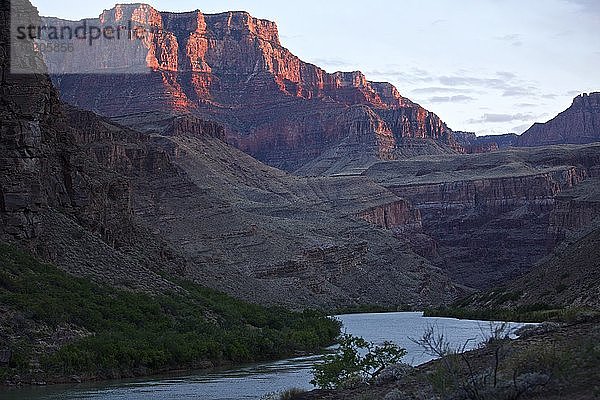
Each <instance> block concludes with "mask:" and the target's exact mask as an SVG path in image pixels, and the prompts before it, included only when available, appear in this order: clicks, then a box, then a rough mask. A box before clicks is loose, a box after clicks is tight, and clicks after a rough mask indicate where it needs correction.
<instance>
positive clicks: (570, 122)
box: [517, 92, 600, 147]
mask: <svg viewBox="0 0 600 400" xmlns="http://www.w3.org/2000/svg"><path fill="white" fill-rule="evenodd" d="M598 141H600V92H593V93H589V94H587V93H584V94H581V95H579V96H577V97H576V98H575V99H574V100H573V104H572V105H571V107H569V108H568V109H567V110H565V111H563V112H562V113H560V114H558V116H556V117H555V118H553V119H552V120H550V121H548V122H546V123H544V124H540V123H536V124H534V125H533V126H532V127H531V128H529V129H528V130H527V131H526V132H525V133H523V134H522V135H521V136H520V137H519V139H518V140H517V145H518V146H527V147H531V146H546V145H554V144H585V143H593V142H598Z"/></svg>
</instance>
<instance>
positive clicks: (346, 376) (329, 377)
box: [311, 335, 406, 389]
mask: <svg viewBox="0 0 600 400" xmlns="http://www.w3.org/2000/svg"><path fill="white" fill-rule="evenodd" d="M405 355H406V350H405V349H402V348H400V347H398V346H397V345H395V344H394V343H392V342H384V343H383V345H381V346H376V345H375V344H374V343H371V342H367V341H366V340H365V339H363V338H360V337H355V336H352V335H343V336H342V337H341V339H340V345H339V347H338V349H337V350H336V351H335V353H333V354H329V355H326V356H325V357H324V359H323V363H321V364H318V365H316V366H315V367H314V368H313V375H314V379H313V380H312V381H311V383H312V384H313V385H315V386H318V387H320V388H323V389H335V388H340V387H342V386H344V385H345V384H347V383H348V382H351V381H355V380H357V381H360V382H364V383H369V382H372V381H373V379H374V378H375V377H376V376H377V375H379V373H380V372H381V371H382V370H383V369H385V368H386V367H388V366H390V365H393V364H398V363H399V362H400V360H401V359H402V357H404V356H405Z"/></svg>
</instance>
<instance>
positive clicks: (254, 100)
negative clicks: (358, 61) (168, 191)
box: [45, 4, 461, 171]
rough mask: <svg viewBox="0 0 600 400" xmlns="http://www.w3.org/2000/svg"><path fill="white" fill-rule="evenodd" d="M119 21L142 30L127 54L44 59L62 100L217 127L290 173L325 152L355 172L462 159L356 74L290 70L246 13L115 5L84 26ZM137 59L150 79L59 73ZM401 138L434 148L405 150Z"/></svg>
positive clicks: (268, 33)
mask: <svg viewBox="0 0 600 400" xmlns="http://www.w3.org/2000/svg"><path fill="white" fill-rule="evenodd" d="M46 21H47V22H48V23H50V24H52V25H53V26H62V25H69V26H75V25H76V24H77V23H75V22H69V21H61V20H57V19H54V18H47V19H46ZM127 21H132V22H133V24H134V25H136V26H143V27H144V28H145V29H146V30H147V31H148V32H146V33H145V37H144V40H140V41H136V42H135V43H133V44H130V45H129V48H124V49H121V48H119V50H117V51H115V47H114V46H115V44H114V43H104V42H102V41H98V43H96V44H95V45H94V46H88V45H87V43H83V41H75V43H74V44H75V48H76V51H75V53H73V54H76V57H74V58H73V59H69V57H72V55H70V54H65V53H62V54H58V53H55V54H47V55H45V57H46V62H47V63H49V65H51V66H52V71H53V80H54V82H55V83H56V85H57V87H58V88H59V91H60V93H61V97H62V98H63V99H64V100H65V101H67V102H69V103H71V104H74V105H76V106H78V107H81V108H84V109H89V110H93V111H95V112H98V113H100V114H102V115H106V116H111V117H115V116H121V115H123V114H137V113H143V112H149V111H163V112H170V113H175V114H178V113H194V114H196V115H198V116H201V117H203V118H205V119H210V120H215V121H218V122H220V123H222V124H223V125H224V126H225V128H226V132H227V136H228V140H229V142H230V143H232V144H234V145H235V146H237V147H238V148H240V149H242V150H243V151H245V152H247V153H249V154H250V155H252V156H254V157H256V158H257V159H259V160H261V161H264V162H266V163H267V164H270V165H273V166H276V167H279V168H282V169H285V170H290V171H291V170H296V169H298V168H300V167H302V166H303V165H305V164H306V163H307V162H310V161H315V160H317V159H319V158H320V157H321V156H322V155H327V158H328V159H331V157H332V154H333V153H335V154H337V157H335V158H336V160H339V159H340V158H344V157H347V156H350V155H353V156H356V154H359V153H360V154H362V157H363V159H362V160H356V162H355V163H354V164H359V165H360V164H362V163H364V162H365V161H367V162H372V161H374V160H381V159H393V158H395V157H397V156H398V155H404V154H407V153H408V154H413V155H414V153H413V151H419V152H427V153H426V154H431V152H437V151H440V150H441V151H444V152H452V151H455V150H461V147H460V146H459V145H458V144H457V143H456V141H455V140H454V139H453V137H452V132H451V130H450V129H448V127H447V126H446V125H445V124H444V123H443V122H442V121H441V120H440V119H439V118H438V117H437V116H436V115H435V114H433V113H431V112H429V111H427V110H425V109H423V108H422V107H420V106H419V105H417V104H415V103H413V102H411V101H410V100H408V99H406V98H405V97H403V96H401V95H400V93H399V92H398V90H397V89H396V88H395V87H393V86H392V85H391V84H389V83H376V82H369V81H367V79H366V77H365V76H364V75H363V74H362V73H360V72H348V73H345V72H336V73H327V72H325V71H324V70H322V69H321V68H319V67H317V66H315V65H312V64H308V63H305V62H303V61H301V60H300V59H299V58H298V57H296V56H294V55H293V54H292V53H291V52H290V51H289V50H287V49H286V48H284V47H283V46H282V45H281V43H280V40H279V35H278V31H277V27H276V25H275V23H273V22H270V21H265V20H260V19H256V18H253V17H252V16H250V15H249V14H247V13H245V12H227V13H221V14H214V15H211V14H203V13H201V12H200V11H193V12H187V13H170V12H159V11H156V10H155V9H153V8H152V7H150V6H147V5H140V4H137V5H135V4H128V5H117V6H115V8H113V9H110V10H106V11H104V12H103V14H102V15H101V16H100V18H99V19H90V20H88V22H89V24H90V25H95V26H116V25H123V26H126V25H127ZM140 54H142V55H144V57H141V59H142V60H143V62H145V63H146V64H147V66H148V67H149V68H150V69H151V70H150V71H148V73H147V74H136V75H128V74H120V75H119V74H100V75H96V74H75V75H73V74H69V73H70V72H73V71H79V72H82V71H83V72H85V71H90V69H91V70H94V69H95V70H96V72H98V71H99V72H114V71H112V70H108V69H107V68H108V65H107V64H106V60H111V61H113V62H114V64H115V65H118V66H121V65H123V66H131V65H132V64H135V62H136V60H137V58H140ZM65 57H67V59H65ZM84 60H85V61H84ZM113 67H114V65H113ZM62 72H64V73H62ZM405 139H412V141H414V142H416V143H421V142H423V143H427V142H430V141H433V142H434V143H435V144H436V145H434V146H427V145H425V146H418V145H409V146H406V145H405V143H404V140H405ZM415 149H416V150H415ZM332 152H333V153H332ZM417 154H422V153H417ZM359 161H360V162H359ZM329 162H331V160H330V161H329ZM324 163H326V161H325V160H320V164H321V165H320V166H319V171H322V170H323V169H324V166H323V165H322V164H324ZM335 164H336V163H335V162H334V165H335ZM351 167H352V168H354V167H355V166H354V165H352V166H351ZM331 168H332V166H330V167H329V169H331ZM335 170H337V168H335Z"/></svg>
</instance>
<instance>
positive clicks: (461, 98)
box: [429, 95, 475, 103]
mask: <svg viewBox="0 0 600 400" xmlns="http://www.w3.org/2000/svg"><path fill="white" fill-rule="evenodd" d="M473 100H475V99H474V98H473V97H470V96H465V95H458V96H435V97H431V98H430V99H429V102H430V103H466V102H469V101H473Z"/></svg>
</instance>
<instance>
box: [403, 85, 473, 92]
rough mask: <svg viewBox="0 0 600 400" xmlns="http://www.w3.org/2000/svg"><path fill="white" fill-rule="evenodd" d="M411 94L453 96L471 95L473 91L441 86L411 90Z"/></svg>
mask: <svg viewBox="0 0 600 400" xmlns="http://www.w3.org/2000/svg"><path fill="white" fill-rule="evenodd" d="M411 92H412V93H414V94H438V93H440V94H442V93H448V94H453V93H459V94H462V93H473V92H474V90H473V89H467V88H452V87H441V86H430V87H424V88H417V89H413V90H411Z"/></svg>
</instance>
